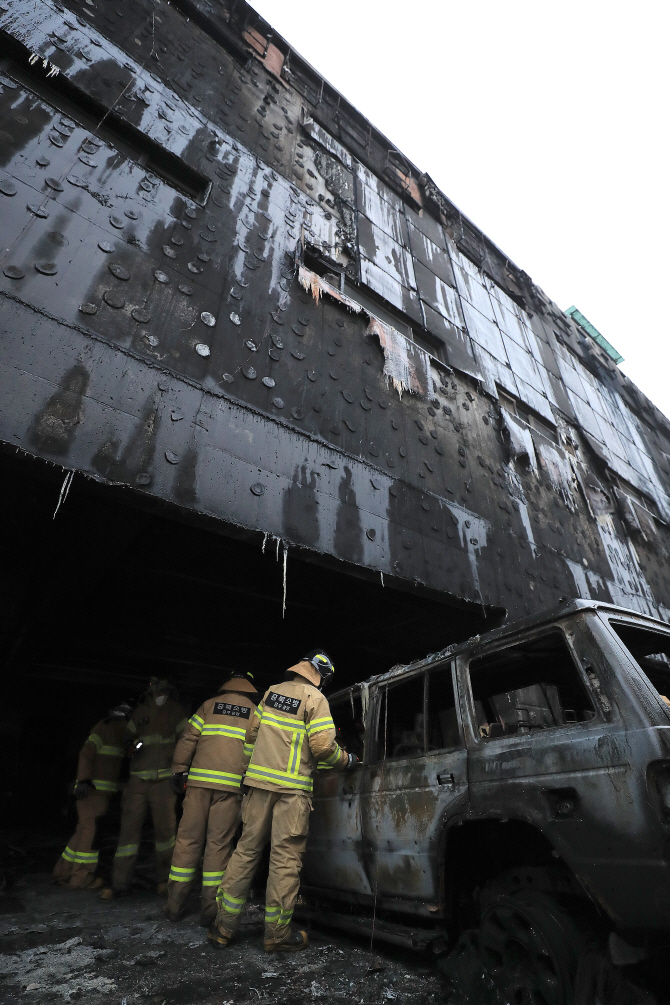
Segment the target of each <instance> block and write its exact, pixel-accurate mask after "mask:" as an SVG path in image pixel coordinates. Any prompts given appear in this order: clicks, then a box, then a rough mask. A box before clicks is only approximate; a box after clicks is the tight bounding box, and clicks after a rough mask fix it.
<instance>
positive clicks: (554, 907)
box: [478, 890, 588, 1005]
mask: <svg viewBox="0 0 670 1005" xmlns="http://www.w3.org/2000/svg"><path fill="white" fill-rule="evenodd" d="M586 936H587V933H586V931H585V928H584V926H583V925H581V924H580V922H579V921H578V920H577V918H576V917H574V916H573V915H572V914H571V913H570V912H569V911H568V910H567V909H566V908H565V907H563V906H562V905H561V904H559V902H558V901H557V900H556V899H554V898H553V897H551V896H549V895H548V894H545V893H539V892H536V891H533V890H524V891H521V892H519V893H517V894H511V895H507V896H502V897H497V898H496V899H495V900H493V901H492V902H491V903H489V904H488V905H487V907H486V908H485V909H484V912H483V914H482V917H481V922H480V925H479V931H478V942H479V949H480V958H481V960H482V963H483V965H484V967H485V968H486V970H487V972H488V974H489V976H490V979H491V982H492V984H493V985H494V986H495V989H496V991H497V993H498V995H499V996H500V1000H501V1001H504V1002H505V1003H509V1005H572V1002H573V990H574V982H575V975H576V972H577V966H578V963H579V959H580V956H581V954H582V952H583V951H584V949H585V947H586V944H587V941H588V939H587V937H586Z"/></svg>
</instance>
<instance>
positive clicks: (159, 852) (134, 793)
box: [100, 677, 187, 900]
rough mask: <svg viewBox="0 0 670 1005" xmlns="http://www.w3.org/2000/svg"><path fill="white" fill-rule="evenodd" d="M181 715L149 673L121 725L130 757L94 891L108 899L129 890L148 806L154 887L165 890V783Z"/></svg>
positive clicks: (168, 795) (169, 829)
mask: <svg viewBox="0 0 670 1005" xmlns="http://www.w3.org/2000/svg"><path fill="white" fill-rule="evenodd" d="M186 721H187V720H186V714H185V712H184V709H183V708H182V706H181V705H180V704H179V702H178V701H177V696H176V692H175V691H174V688H173V687H172V685H171V684H170V682H169V681H167V680H161V679H160V678H158V677H152V678H151V679H150V681H149V689H148V691H147V692H146V693H145V694H144V695H143V696H142V698H141V700H140V704H139V705H138V706H137V708H136V709H135V711H134V712H133V714H132V715H131V717H130V721H129V722H128V726H127V729H126V735H125V748H126V751H127V752H128V753H129V754H130V758H131V760H130V780H129V782H128V785H127V786H126V788H125V790H124V793H123V796H122V797H121V831H120V834H119V843H118V845H117V847H116V854H115V856H114V869H113V871H112V886H111V888H109V887H108V888H107V889H104V890H102V891H101V892H100V897H101V898H102V899H103V900H112V899H113V898H114V897H115V896H118V895H120V894H124V893H128V892H129V891H130V885H131V882H132V877H133V869H134V867H135V861H136V859H137V853H138V851H139V848H140V838H141V835H142V825H143V823H144V818H145V816H146V814H147V810H148V809H150V810H151V818H152V821H153V825H154V840H155V847H156V872H157V883H158V886H157V892H158V893H165V892H166V891H167V878H168V872H169V870H170V859H171V858H172V849H173V848H174V844H175V830H176V827H177V820H176V816H175V804H176V802H177V797H176V796H175V794H174V792H173V791H172V786H171V784H170V779H171V777H172V755H173V754H174V749H175V744H176V743H177V740H178V738H179V736H180V735H181V733H182V731H183V730H184V727H185V726H186Z"/></svg>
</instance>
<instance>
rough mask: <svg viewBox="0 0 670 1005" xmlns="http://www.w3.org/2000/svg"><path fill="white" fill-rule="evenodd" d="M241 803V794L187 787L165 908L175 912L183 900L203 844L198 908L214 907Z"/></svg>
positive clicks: (193, 876)
mask: <svg viewBox="0 0 670 1005" xmlns="http://www.w3.org/2000/svg"><path fill="white" fill-rule="evenodd" d="M241 802H242V794H241V793H237V792H223V791H222V790H220V789H203V788H200V787H198V786H193V785H187V786H186V795H185V797H184V810H183V815H182V818H181V821H180V823H179V830H178V831H177V843H176V844H175V849H174V854H173V855H172V865H171V867H170V878H169V880H168V905H167V906H168V910H171V911H174V912H175V913H177V912H178V911H180V910H181V908H182V907H183V905H184V903H185V902H186V898H187V897H188V895H189V893H190V892H191V887H192V886H193V880H194V878H195V873H196V869H197V867H198V865H199V863H200V856H201V854H202V849H203V845H204V848H205V855H204V859H203V863H202V897H201V909H202V911H203V912H205V911H208V910H212V909H213V908H215V906H216V891H217V887H218V886H219V884H220V883H221V880H222V879H223V874H224V873H225V871H226V866H227V865H228V859H229V858H230V854H231V850H232V849H231V844H232V840H233V838H234V836H235V831H236V830H237V825H238V823H239V819H240V804H241Z"/></svg>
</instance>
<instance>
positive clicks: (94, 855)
mask: <svg viewBox="0 0 670 1005" xmlns="http://www.w3.org/2000/svg"><path fill="white" fill-rule="evenodd" d="M74 860H75V862H81V863H82V865H93V864H94V863H95V862H97V861H98V852H97V851H76V852H75V853H74Z"/></svg>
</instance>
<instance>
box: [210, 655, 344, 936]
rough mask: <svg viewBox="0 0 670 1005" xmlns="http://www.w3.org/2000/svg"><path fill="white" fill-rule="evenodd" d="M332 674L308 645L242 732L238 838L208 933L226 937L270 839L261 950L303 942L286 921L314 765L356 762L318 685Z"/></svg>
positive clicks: (302, 847) (304, 841) (302, 844)
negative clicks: (247, 756)
mask: <svg viewBox="0 0 670 1005" xmlns="http://www.w3.org/2000/svg"><path fill="white" fill-rule="evenodd" d="M332 673H333V665H332V663H331V661H330V660H329V658H328V657H327V656H326V654H325V653H324V652H323V651H322V650H318V649H316V650H314V651H313V652H311V653H310V654H309V655H308V656H306V657H305V658H304V659H303V660H301V662H300V663H298V664H297V665H296V666H294V667H291V669H290V670H288V671H287V672H286V674H285V682H284V683H282V684H275V685H273V686H272V687H271V688H270V689H269V690H268V691H266V693H265V695H264V697H263V700H262V702H261V704H260V705H259V706H258V708H257V709H256V711H255V713H254V715H253V718H252V721H251V725H250V727H249V729H248V731H247V742H248V744H249V745H250V746H251V747H252V748H253V750H252V754H251V760H250V762H249V767H248V768H247V772H246V776H245V779H244V781H245V784H246V785H248V786H249V788H250V790H251V791H250V792H249V793H248V794H247V795H246V796H245V797H244V799H243V802H242V823H243V825H244V828H243V831H242V837H241V838H240V840H239V842H238V845H237V848H236V849H235V851H234V852H233V855H232V857H231V859H230V862H229V863H228V868H227V869H226V875H225V877H224V879H223V882H222V884H221V886H220V888H219V892H218V894H217V901H218V903H219V907H218V912H217V916H216V921H215V923H214V924H213V925H212V927H211V928H210V930H209V932H208V933H207V934H208V938H209V939H210V940H211V941H212V942H213V943H214V944H215V945H218V946H225V945H227V944H228V942H229V940H230V939H231V937H232V935H233V934H234V932H235V930H236V928H237V926H238V924H239V920H240V915H241V913H242V911H243V909H244V904H245V902H246V899H247V894H248V892H249V887H250V885H251V881H252V879H253V876H254V872H255V870H256V867H257V865H258V862H259V860H260V857H261V854H262V852H263V848H264V846H265V844H266V843H267V841H268V839H270V842H271V846H270V871H269V876H268V883H267V890H266V896H265V939H264V948H265V951H266V952H288V951H291V950H298V949H303V948H304V947H305V946H306V945H307V933H306V932H302V931H299V930H297V929H294V928H293V927H292V925H291V918H292V916H293V908H294V905H295V902H296V899H297V896H298V889H299V887H300V867H301V864H302V856H303V854H304V851H305V845H306V844H307V830H308V826H309V813H310V809H311V800H310V795H311V792H312V772H313V770H314V769H315V768H316V766H317V762H319V763H320V765H321V767H326V768H347V767H352V766H353V765H354V764H356V763H357V762H358V758H357V757H356V756H355V755H354V754H347V752H346V751H345V750H342V749H341V748H340V746H339V745H338V743H337V740H336V739H335V726H334V723H333V720H332V718H331V715H330V707H329V705H328V702H327V700H326V699H325V698H324V696H323V695H322V694H321V691H320V688H321V687H322V685H323V684H324V683H325V682H326V681H327V680H328V678H329V677H330V676H331V675H332Z"/></svg>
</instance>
